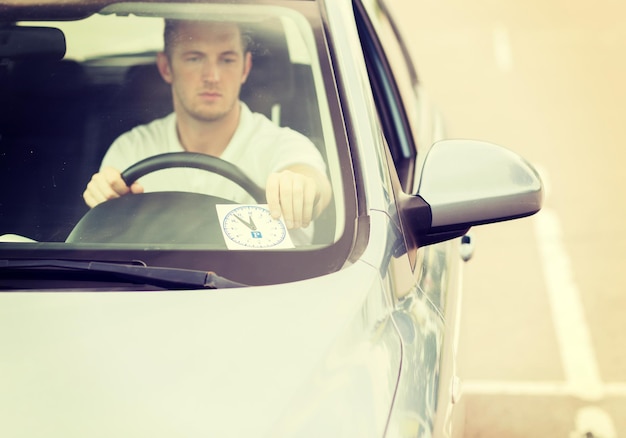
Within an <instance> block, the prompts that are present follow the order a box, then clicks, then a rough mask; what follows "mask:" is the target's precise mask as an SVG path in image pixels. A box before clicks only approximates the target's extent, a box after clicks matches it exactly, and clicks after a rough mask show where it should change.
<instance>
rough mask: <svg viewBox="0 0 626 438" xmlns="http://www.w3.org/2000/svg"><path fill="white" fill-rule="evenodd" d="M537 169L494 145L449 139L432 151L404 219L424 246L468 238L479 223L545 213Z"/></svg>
mask: <svg viewBox="0 0 626 438" xmlns="http://www.w3.org/2000/svg"><path fill="white" fill-rule="evenodd" d="M542 200H543V191H542V183H541V178H540V177H539V174H538V173H537V171H536V170H535V169H534V168H533V167H532V166H531V165H530V164H529V163H528V162H527V161H525V160H524V159H523V158H522V157H520V156H519V155H517V154H515V153H514V152H511V151H510V150H508V149H505V148H503V147H501V146H497V145H494V144H491V143H486V142H482V141H474V140H444V141H440V142H437V143H435V144H434V145H433V147H432V148H431V149H430V151H429V152H428V155H427V156H426V160H425V162H424V166H423V169H422V177H421V181H420V186H419V189H418V193H417V195H416V196H406V197H405V199H404V200H403V202H402V206H401V210H402V213H401V214H402V216H403V220H404V221H405V222H406V223H407V224H408V225H409V226H410V227H411V228H412V229H413V230H414V232H415V240H416V243H417V244H419V245H420V246H423V245H429V244H432V243H437V242H441V241H444V240H448V239H451V238H454V237H458V236H461V235H463V234H465V233H466V232H467V231H468V230H469V228H470V227H472V226H474V225H481V224H488V223H493V222H501V221H506V220H510V219H516V218H521V217H525V216H530V215H532V214H534V213H536V212H538V211H539V210H540V209H541V203H542Z"/></svg>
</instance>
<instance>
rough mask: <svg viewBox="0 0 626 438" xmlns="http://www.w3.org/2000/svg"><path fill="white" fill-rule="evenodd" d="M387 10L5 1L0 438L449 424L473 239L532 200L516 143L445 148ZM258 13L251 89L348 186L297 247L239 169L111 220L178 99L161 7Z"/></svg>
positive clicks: (155, 168)
mask: <svg viewBox="0 0 626 438" xmlns="http://www.w3.org/2000/svg"><path fill="white" fill-rule="evenodd" d="M391 12H392V11H391V10H390V9H389V5H387V2H385V1H383V0H352V1H348V0H204V1H200V0H188V1H173V0H163V1H161V0H158V1H141V2H139V1H138V2H131V1H114V0H45V1H39V2H22V1H13V0H0V96H1V98H0V169H1V170H0V348H1V354H0V357H1V359H0V413H1V414H0V436H2V437H3V438H17V437H20V438H21V437H29V438H30V437H32V438H35V437H36V438H40V437H62V438H72V437H81V438H84V437H89V438H96V437H107V438H109V437H133V438H136V437H150V438H157V437H221V438H224V437H251V436H255V437H315V438H319V437H333V438H334V437H351V438H352V437H359V438H365V437H389V438H391V437H431V436H436V437H447V436H454V435H458V434H460V433H462V429H461V428H459V426H460V427H462V424H461V423H460V422H459V421H456V420H457V419H458V418H459V415H460V414H461V413H460V412H457V411H458V408H457V406H458V404H459V398H460V395H461V390H460V382H459V380H458V378H457V375H456V373H455V370H456V369H455V353H456V343H457V330H458V326H457V321H458V313H459V311H460V308H459V301H458V297H459V293H460V290H461V286H462V276H461V268H462V259H467V258H469V257H470V256H471V241H470V238H469V237H468V236H467V232H468V230H469V229H470V228H471V227H473V226H476V225H482V224H488V223H491V222H498V221H504V220H509V219H515V218H521V217H524V216H528V215H532V214H534V213H535V212H537V211H538V210H539V209H540V208H541V201H542V185H541V181H540V178H539V176H538V174H537V173H536V171H535V170H534V169H533V167H532V166H531V165H530V164H529V163H527V162H526V161H525V160H524V159H522V158H521V157H519V156H518V155H517V154H516V153H514V152H512V151H510V150H507V149H505V148H503V147H501V146H497V145H493V144H488V143H485V142H481V141H478V140H464V139H454V140H451V139H446V138H445V132H444V129H443V123H442V121H441V118H440V117H439V115H438V114H437V113H436V112H435V111H433V110H432V107H431V105H430V103H429V102H428V99H427V97H426V94H425V93H424V91H423V89H422V87H421V85H420V83H419V81H418V78H417V74H416V72H415V68H414V65H413V63H412V62H411V60H410V58H409V56H408V51H407V49H406V47H405V45H404V43H403V40H402V38H401V35H400V34H399V32H398V28H397V27H396V26H395V24H394V21H393V18H392V14H391ZM164 18H169V19H193V20H197V21H203V20H210V21H216V20H217V21H226V22H236V23H238V24H239V25H240V26H242V27H245V28H246V29H247V31H248V32H250V35H251V37H252V40H253V41H254V45H253V47H252V59H253V68H252V71H251V73H250V77H249V78H248V81H247V82H246V84H245V85H244V88H243V89H242V93H241V99H242V100H243V101H244V102H245V103H246V104H247V105H248V106H249V107H250V108H251V109H252V110H253V111H256V112H260V113H263V114H265V115H266V116H267V118H269V119H271V120H272V121H273V122H275V123H276V124H279V125H281V126H287V127H290V128H292V129H294V130H296V131H299V132H300V133H302V134H304V135H305V136H307V137H308V138H309V139H310V140H311V141H312V142H313V143H314V144H315V146H316V147H317V149H318V150H319V152H320V154H321V156H322V157H323V159H324V162H325V165H326V169H327V177H328V179H329V181H330V184H331V186H332V194H333V196H332V201H331V202H330V204H329V206H328V207H327V208H326V209H325V211H324V212H323V213H322V214H321V215H320V216H319V217H318V218H317V219H316V220H315V221H314V223H313V225H312V226H311V227H310V228H308V229H307V232H305V233H304V234H306V236H304V237H303V236H296V234H297V233H296V232H294V231H292V230H288V229H287V228H286V227H285V223H284V221H282V220H280V219H279V220H276V219H273V218H271V217H270V216H269V213H268V209H267V204H266V202H267V200H266V199H265V192H264V190H263V188H262V187H259V184H258V183H255V182H254V181H252V180H251V179H250V178H249V177H248V175H246V174H245V173H244V172H242V171H241V170H239V168H238V167H237V166H235V165H234V164H233V163H229V162H225V161H223V160H220V159H218V158H215V157H212V156H208V155H194V154H190V153H187V152H183V153H178V154H173V155H159V156H155V157H151V158H148V159H147V161H143V162H140V163H137V164H136V165H133V166H131V167H130V168H129V169H126V171H125V173H124V177H125V178H126V181H128V182H129V183H130V182H132V181H135V180H137V179H141V178H143V177H145V175H146V174H148V173H152V174H154V175H158V174H159V172H162V169H164V168H170V167H183V168H192V169H191V171H192V172H213V173H217V174H219V175H222V176H224V177H225V178H228V179H231V180H232V181H234V182H235V183H236V184H237V185H239V186H241V187H243V189H244V190H245V191H246V192H248V193H249V194H250V197H251V201H250V202H247V203H241V202H234V201H233V200H232V199H228V198H225V197H218V196H214V195H211V193H210V188H207V190H208V192H209V193H192V192H187V191H165V192H150V193H144V194H136V195H134V194H133V195H127V196H122V197H120V198H117V199H114V200H110V201H107V202H104V203H102V204H100V205H98V206H97V207H95V208H93V209H89V208H88V207H87V206H86V205H85V203H84V201H83V199H82V193H83V190H84V189H85V186H86V184H87V182H88V181H89V178H90V176H91V175H92V174H93V173H95V172H96V171H97V170H98V168H99V166H100V162H101V159H102V157H103V155H104V153H105V152H106V150H107V148H108V147H109V145H110V144H111V142H112V141H113V140H114V139H115V138H116V137H117V136H119V135H120V134H122V133H123V132H125V131H127V130H128V129H131V128H132V127H134V126H136V125H138V124H142V123H148V122H150V121H151V120H154V119H156V118H160V117H164V116H166V115H167V114H169V113H170V112H171V111H172V97H171V92H170V89H169V87H168V85H167V84H166V83H165V82H163V81H162V79H161V78H160V77H159V75H158V71H157V69H156V67H155V57H156V54H157V52H159V51H160V50H162V36H163V35H162V33H163V19H164Z"/></svg>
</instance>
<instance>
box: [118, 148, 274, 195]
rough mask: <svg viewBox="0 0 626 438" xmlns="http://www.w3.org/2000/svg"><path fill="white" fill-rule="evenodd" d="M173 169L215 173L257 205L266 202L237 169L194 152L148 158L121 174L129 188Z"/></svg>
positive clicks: (259, 188)
mask: <svg viewBox="0 0 626 438" xmlns="http://www.w3.org/2000/svg"><path fill="white" fill-rule="evenodd" d="M174 167H190V168H194V169H201V170H206V171H208V172H213V173H216V174H218V175H221V176H223V177H225V178H228V179H229V180H231V181H232V182H234V183H235V184H237V185H238V186H239V187H241V188H242V189H244V190H245V191H246V192H247V193H248V194H249V195H250V196H252V198H253V199H254V200H255V201H256V202H257V203H259V204H265V203H266V202H267V200H266V197H265V190H264V189H263V188H261V187H259V186H258V185H257V184H256V183H255V182H254V181H252V179H250V177H248V175H246V174H245V173H243V171H242V170H241V169H239V167H237V166H235V165H234V164H232V163H229V162H228V161H224V160H222V159H221V158H217V157H213V156H211V155H206V154H199V153H195V152H170V153H165V154H160V155H154V156H152V157H148V158H146V159H143V160H141V161H139V162H137V163H135V164H133V165H132V166H130V167H129V168H127V169H126V170H125V171H124V172H122V179H123V180H124V182H125V183H126V185H127V186H130V185H131V184H132V183H134V182H135V181H137V180H138V179H139V178H141V177H142V176H145V175H147V174H149V173H151V172H155V171H157V170H162V169H169V168H174Z"/></svg>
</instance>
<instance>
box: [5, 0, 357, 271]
mask: <svg viewBox="0 0 626 438" xmlns="http://www.w3.org/2000/svg"><path fill="white" fill-rule="evenodd" d="M165 19H168V20H174V21H194V22H204V23H215V22H218V23H222V24H223V23H227V24H235V25H237V26H238V28H240V29H241V34H242V40H245V44H246V47H248V48H249V49H250V51H251V53H252V63H251V65H252V67H251V69H250V73H249V74H248V75H247V78H246V79H245V83H243V85H242V86H241V90H240V99H241V101H242V102H243V103H244V104H245V106H246V107H247V108H248V109H249V110H250V114H252V116H250V117H253V118H252V119H246V120H253V121H254V123H256V121H257V120H259V119H258V117H257V115H259V114H260V115H263V116H264V117H265V118H266V119H267V120H269V122H270V123H271V124H273V125H274V126H278V127H281V128H286V129H285V130H283V131H281V132H282V134H281V135H282V136H284V142H283V143H284V145H282V146H280V145H275V144H274V143H272V144H271V145H270V144H269V143H268V145H267V146H263V144H264V143H263V138H262V135H263V133H264V132H266V131H267V129H269V128H266V125H265V124H263V123H265V122H263V123H262V124H259V125H258V126H257V125H253V124H252V123H253V122H250V123H249V124H248V125H247V126H254V128H250V129H248V131H245V132H246V133H247V134H245V135H250V138H254V141H252V140H251V143H254V144H250V148H256V150H262V151H265V152H263V153H262V154H261V155H260V156H257V155H255V154H254V153H251V152H248V151H249V150H255V149H241V148H240V149H241V151H243V152H241V153H242V155H241V156H240V157H239V158H240V163H241V166H243V167H245V168H246V169H252V170H251V171H250V172H251V173H252V174H251V175H250V174H249V173H250V172H248V171H245V172H243V173H244V176H243V177H240V176H237V177H236V178H235V180H234V181H235V182H232V181H229V178H230V179H231V180H232V179H233V178H231V177H229V178H224V177H223V175H231V176H232V173H231V171H230V170H229V169H230V168H226V169H224V168H222V167H219V166H218V167H219V169H216V168H211V169H212V170H211V172H207V171H206V170H201V169H198V168H195V167H197V166H196V164H195V162H194V163H192V164H189V163H187V164H185V166H186V167H185V168H183V169H178V168H171V166H170V164H171V163H168V165H167V166H166V167H167V168H166V169H164V170H153V167H154V166H155V165H156V164H152V166H153V167H150V168H149V170H150V169H152V170H151V172H150V174H148V175H144V174H141V175H140V176H138V178H140V182H142V183H143V184H148V181H150V178H152V180H155V181H157V182H156V183H155V184H154V185H153V186H152V187H155V189H154V190H146V191H147V192H149V193H146V194H145V195H149V196H142V197H141V199H142V201H141V205H139V204H137V205H132V206H130V207H129V206H125V205H124V203H126V202H128V203H130V201H126V200H127V199H130V197H127V196H122V197H121V198H120V200H121V199H123V200H124V201H119V202H118V199H115V200H114V201H116V203H114V202H112V201H107V202H104V203H102V204H100V205H98V206H97V207H95V208H93V209H90V208H89V207H88V206H87V205H86V204H85V201H84V200H83V192H84V191H85V189H86V186H87V183H88V182H89V181H90V178H91V176H92V175H93V174H94V173H96V172H97V171H98V170H99V169H100V166H101V165H102V163H106V162H107V161H106V160H107V158H106V157H107V156H111V155H112V153H110V150H109V148H110V147H111V145H112V144H113V143H114V142H116V141H117V140H116V139H118V138H119V137H120V135H122V134H124V133H128V132H131V131H132V130H134V129H136V128H137V127H140V126H147V125H149V124H152V123H153V122H155V121H160V120H166V119H168V117H169V116H170V115H171V114H172V112H173V111H174V106H173V95H172V89H171V87H170V85H169V84H168V83H166V81H164V79H163V77H162V73H161V72H160V71H159V68H158V67H157V62H156V60H157V57H158V55H157V53H158V52H159V51H161V50H162V49H163V34H164V23H165V21H164V20H165ZM7 26H8V27H7V29H10V30H11V29H14V28H15V29H17V28H21V29H22V30H24V29H25V31H24V32H21V31H20V32H21V33H20V35H22V38H26V37H27V36H28V34H29V33H30V34H33V35H34V34H37V35H43V36H44V37H45V38H48V40H45V39H44V43H43V44H40V47H39V48H38V49H37V50H33V53H34V55H33V54H28V56H21V55H26V54H25V52H24V53H21V54H20V53H8V52H6V53H0V58H2V59H0V96H1V97H2V102H3V103H2V105H1V106H2V108H1V109H0V111H1V112H0V148H1V149H0V165H1V166H2V175H0V185H1V187H2V188H1V189H0V249H2V250H7V251H27V252H28V254H35V251H36V250H35V248H36V249H37V250H48V249H49V250H50V251H52V252H51V254H52V253H55V251H56V253H59V251H60V252H61V253H63V254H65V256H66V257H68V254H71V256H69V257H73V258H83V257H89V256H94V254H97V253H98V251H107V252H108V254H114V255H109V257H112V258H114V259H117V258H124V259H131V260H132V259H135V258H136V257H133V256H132V254H131V252H132V251H133V250H134V249H136V250H140V251H142V253H143V254H147V253H149V252H154V254H157V253H159V251H161V252H163V251H165V252H167V251H170V252H171V253H172V254H173V253H174V252H176V251H178V252H180V251H192V252H197V251H211V252H214V253H215V254H216V259H215V260H219V261H220V263H221V264H223V265H224V266H226V265H228V266H232V265H234V263H232V261H229V259H228V257H230V256H229V255H227V256H224V254H230V253H232V254H233V255H232V257H233V259H235V258H236V259H237V260H245V259H246V258H249V260H251V261H252V263H253V264H257V263H258V261H259V259H260V256H258V255H254V254H260V253H262V252H274V253H276V254H275V257H276V259H274V261H273V262H270V261H268V262H267V263H269V264H271V265H273V266H280V264H281V262H280V260H282V259H281V257H283V256H281V255H279V253H280V254H282V253H283V252H284V253H289V252H299V253H305V252H307V251H320V250H324V249H325V248H328V251H329V252H332V251H339V253H341V255H340V256H339V259H338V260H337V261H336V262H335V263H334V265H335V266H341V265H342V263H343V259H341V257H343V256H344V254H343V253H344V252H345V248H347V247H349V244H348V243H341V242H343V241H342V239H348V240H349V239H351V238H352V236H351V232H350V231H349V230H346V227H351V226H352V225H350V224H351V223H353V220H352V219H349V220H346V215H354V214H355V213H354V207H353V205H354V204H355V201H354V200H352V201H349V200H346V199H345V197H346V193H347V194H348V196H352V195H351V193H352V192H354V190H350V189H349V186H350V184H353V183H354V182H353V181H350V176H351V175H352V172H351V171H350V166H349V165H347V166H346V162H345V160H347V159H349V156H348V152H347V145H346V144H345V140H344V139H345V134H343V133H341V132H339V134H338V133H337V132H338V130H343V129H344V128H343V122H342V116H341V112H340V109H339V108H340V105H339V103H338V94H337V92H336V86H335V84H334V82H333V81H334V75H333V74H332V72H331V71H330V68H331V65H332V63H331V62H330V61H329V60H328V59H326V58H325V57H327V56H328V54H329V51H328V50H327V48H326V41H325V38H324V34H323V31H322V19H321V17H320V15H319V11H318V10H317V7H316V5H315V4H314V3H313V2H294V3H293V5H289V6H285V4H284V3H281V4H280V5H272V4H270V2H267V3H266V4H263V5H259V4H232V3H231V2H225V4H222V3H219V2H216V3H213V4H211V3H203V4H194V3H191V4H181V3H158V4H157V3H154V4H151V3H119V4H112V5H109V6H107V7H105V8H104V9H103V10H101V11H99V12H97V13H95V14H92V15H88V16H86V17H81V18H80V19H75V20H73V19H67V18H64V19H63V20H59V21H46V22H41V21H37V22H30V21H19V22H17V23H7ZM35 28H39V29H43V30H41V31H37V32H35ZM28 29H31V31H29V30H28ZM54 29H58V30H60V31H61V32H62V35H63V39H64V41H65V42H66V52H65V55H64V56H63V57H62V59H58V57H56V58H55V56H56V55H55V56H53V55H54V54H55V53H56V52H55V51H57V49H58V47H57V46H58V42H57V41H58V39H57V38H56V37H54V35H55V34H54V32H52V30H54ZM15 32H16V34H17V33H18V31H15ZM222 58H223V59H222ZM227 58H228V57H224V56H222V54H220V62H224V63H226V62H231V60H229V59H227ZM187 61H188V60H187V59H186V60H185V62H187ZM170 62H172V61H170ZM181 62H182V61H181ZM189 62H195V61H192V60H191V59H189ZM172 65H173V64H172ZM220 93H222V92H221V91H220ZM206 94H209V93H206ZM214 94H216V93H214ZM222 94H225V92H224V93H222ZM207 98H209V97H207ZM242 111H243V110H242ZM242 117H243V116H242ZM173 120H174V119H173ZM172 123H175V122H172ZM241 123H243V122H241ZM246 123H248V122H246ZM258 123H261V122H258ZM163 126H166V125H165V122H163ZM168 126H169V125H168ZM171 126H176V125H175V124H172V125H171ZM260 127H263V129H261V128H260ZM163 129H166V128H163ZM167 129H169V128H167ZM136 132H139V131H136ZM141 132H143V131H141ZM150 132H152V131H150ZM167 132H171V136H174V138H175V139H176V138H177V139H178V141H179V142H180V141H181V140H180V138H179V137H177V136H178V131H177V129H176V128H172V129H171V130H169V131H167ZM268 132H269V131H268ZM255 134H258V135H259V136H260V137H255V136H254V135H255ZM142 135H144V134H137V135H136V136H135V137H133V140H129V141H131V142H132V141H135V140H136V139H137V138H141V136H142ZM150 135H152V134H150ZM168 135H169V134H168ZM171 136H170V137H171ZM170 137H164V138H170ZM247 138H248V137H245V136H244V134H241V135H239V131H237V136H235V137H233V139H232V142H233V143H235V142H236V141H239V142H241V143H242V144H243V143H245V142H246V141H248V140H247ZM280 138H283V137H280ZM294 139H295V140H294ZM303 139H305V140H306V141H305V140H303ZM168 141H169V140H168ZM229 144H231V143H229ZM279 146H280V147H281V148H282V149H278V150H279V152H278V153H274V150H275V149H273V148H278V147H279ZM263 147H267V150H266V149H261V148H263ZM231 149H232V150H235V149H233V148H230V146H229V152H228V153H231V152H230V150H231ZM128 151H131V155H132V156H133V157H135V158H140V157H141V156H142V152H141V146H137V148H135V149H133V148H126V149H124V152H123V153H119V154H118V158H119V157H122V158H124V159H125V158H126V155H125V154H128V153H129V152H128ZM181 151H182V149H181ZM233 153H234V152H233ZM222 157H223V158H224V159H227V155H226V154H224V155H223V156H222ZM103 160H104V161H103ZM232 160H233V161H235V158H232ZM299 160H300V161H302V162H306V163H307V164H311V165H312V166H317V167H316V168H317V169H321V171H322V172H323V173H324V174H325V175H326V178H327V179H328V181H329V183H330V186H331V188H332V197H331V199H330V202H329V203H328V205H327V206H326V208H325V209H323V211H322V213H321V214H320V215H319V217H318V218H317V219H316V220H315V221H314V223H313V225H312V226H310V227H307V228H304V229H298V230H290V229H288V228H289V227H288V224H285V223H282V224H279V225H276V224H274V222H273V220H271V218H268V214H269V213H268V211H267V209H266V208H265V207H263V208H265V210H262V209H257V208H254V207H255V206H256V205H257V204H262V205H263V206H265V204H266V203H267V201H266V200H260V199H257V198H256V197H255V196H254V195H253V194H251V193H252V192H251V191H250V190H248V189H246V187H245V186H246V184H249V183H250V184H253V185H256V186H257V187H261V191H263V193H264V188H265V181H264V180H263V181H261V180H260V179H259V178H258V177H256V176H255V175H256V173H255V172H260V173H259V174H261V173H262V172H268V171H265V170H264V169H266V168H267V169H269V168H270V167H271V166H276V168H277V169H278V168H281V166H283V167H285V166H288V165H291V164H298V163H299V162H300V161H299ZM114 162H116V163H117V162H119V163H122V162H124V160H121V159H120V161H114ZM274 163H276V164H274ZM161 165H162V163H161V164H158V165H156V166H157V167H158V166H161ZM202 165H203V166H214V163H209V164H202ZM189 166H194V168H189ZM119 170H120V171H121V170H124V169H119ZM135 174H137V173H135ZM346 176H347V177H348V179H346ZM242 181H243V182H242ZM170 184H172V185H170ZM242 184H243V185H242ZM199 187H201V188H199ZM242 187H243V188H242ZM346 188H348V190H346ZM162 191H171V192H173V193H182V192H184V193H185V196H182V197H181V198H185V197H186V198H187V201H183V202H182V203H180V200H179V199H178V197H177V196H173V195H167V196H166V195H163V196H166V197H161V198H159V199H157V196H152V195H153V194H154V193H155V192H159V193H161V192H162ZM213 191H217V192H216V193H217V194H216V193H215V192H213ZM231 192H232V195H231ZM225 193H226V194H225ZM192 195H194V196H192ZM195 195H198V196H195ZM200 195H202V196H204V197H205V198H201V197H199V196H200ZM159 196H161V195H159ZM207 197H208V198H211V199H212V200H210V201H209V202H208V204H207V201H206V198H207ZM175 198H176V199H175ZM150 199H155V201H154V203H152V201H150ZM133 202H135V201H133ZM138 202H139V201H138ZM114 204H115V205H117V207H115V208H114V207H110V206H111V205H114ZM104 206H106V207H104ZM238 206H241V207H245V208H243V209H241V210H235V208H236V207H238ZM128 208H130V210H129V209H128ZM111 209H113V210H111ZM118 210H119V211H118ZM140 210H141V212H140ZM165 210H167V211H168V213H167V215H166V216H165V218H164V219H161V220H157V217H160V215H161V214H162V213H163V212H164V211H165ZM98 211H105V212H104V213H97V214H94V212H98ZM207 211H208V213H207ZM163 214H165V213H163ZM94 215H95V220H91V221H89V220H86V218H88V217H94ZM195 215H197V216H198V217H195ZM110 217H113V218H114V220H113V221H111V220H109V218H110ZM137 218H140V219H139V220H136V219H137ZM190 219H193V220H191V221H190ZM264 220H265V221H266V222H267V223H268V224H269V223H272V227H273V228H268V229H267V231H264V229H262V226H261V223H262V221H264ZM131 222H132V224H131ZM209 222H210V223H209ZM283 222H284V221H283ZM268 226H269V225H268ZM270 235H271V238H270V237H268V236H270ZM268 239H269V240H268ZM338 244H340V246H341V249H337V247H336V245H338ZM33 245H37V246H36V247H35V246H33ZM333 247H335V249H333ZM67 251H70V252H67ZM71 251H75V252H74V253H72V252H71ZM118 251H119V253H118ZM250 251H252V252H254V254H248V252H250ZM235 252H236V254H235ZM124 254H125V255H124ZM159 254H160V253H159ZM190 254H191V253H190ZM219 254H221V255H219ZM218 255H219V256H218ZM155 257H156V255H155ZM158 257H159V258H162V257H163V256H162V255H159V256H158ZM190 257H191V256H190ZM255 257H257V259H255ZM288 257H289V256H288V255H285V256H284V257H283V258H285V259H286V258H288ZM304 257H305V258H306V257H308V256H304ZM327 261H328V260H326V261H325V262H324V263H321V264H320V266H319V269H323V270H324V271H325V272H327V271H328V269H329V268H328V263H327ZM176 263H177V264H179V265H185V263H182V262H180V261H179V262H176ZM194 263H198V262H192V264H194ZM293 263H295V261H294V262H293ZM302 264H304V265H310V266H309V267H310V268H312V269H318V268H314V266H313V265H314V264H311V262H310V261H306V260H305V261H303V262H302ZM331 264H332V263H331ZM322 265H326V266H325V267H322ZM186 266H190V265H186ZM211 267H212V268H213V266H211ZM229 269H231V270H232V269H234V268H229ZM307 269H308V268H305V269H303V271H306V270H307ZM250 275H253V274H250ZM254 275H256V274H254ZM270 275H271V274H269V273H268V274H267V276H268V277H269V276H270ZM285 275H287V278H288V277H293V278H297V277H298V275H301V274H299V273H298V272H294V271H293V270H292V272H290V273H286V274H285ZM303 275H307V274H303ZM264 281H267V280H264Z"/></svg>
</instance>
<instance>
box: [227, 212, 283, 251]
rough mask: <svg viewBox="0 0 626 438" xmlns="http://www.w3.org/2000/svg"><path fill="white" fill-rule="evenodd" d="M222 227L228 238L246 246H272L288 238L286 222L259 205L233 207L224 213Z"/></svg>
mask: <svg viewBox="0 0 626 438" xmlns="http://www.w3.org/2000/svg"><path fill="white" fill-rule="evenodd" d="M222 229H223V231H224V235H225V237H226V238H227V239H230V240H231V241H232V242H234V243H236V244H237V245H241V246H243V247H245V248H259V249H260V248H272V247H276V246H277V245H280V244H281V243H283V242H284V241H285V239H286V238H287V228H286V227H285V224H284V223H283V222H282V221H281V220H278V219H273V218H272V216H271V215H270V212H269V210H268V209H267V208H265V207H262V206H259V205H243V206H239V207H235V208H233V209H231V210H230V211H228V212H227V213H226V214H225V215H224V219H223V221H222ZM227 243H228V242H227Z"/></svg>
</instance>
